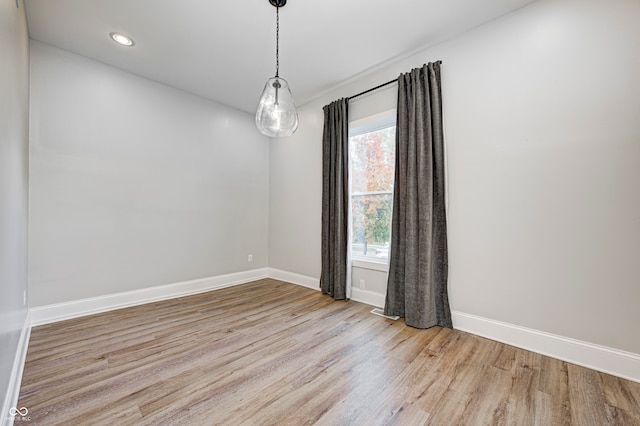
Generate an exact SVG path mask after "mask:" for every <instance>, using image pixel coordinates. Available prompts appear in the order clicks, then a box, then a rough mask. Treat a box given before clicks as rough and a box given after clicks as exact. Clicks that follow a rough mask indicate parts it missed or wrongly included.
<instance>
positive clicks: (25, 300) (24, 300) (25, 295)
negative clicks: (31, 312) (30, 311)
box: [22, 290, 27, 306]
mask: <svg viewBox="0 0 640 426" xmlns="http://www.w3.org/2000/svg"><path fill="white" fill-rule="evenodd" d="M22 306H27V290H25V291H24V292H23V293H22Z"/></svg>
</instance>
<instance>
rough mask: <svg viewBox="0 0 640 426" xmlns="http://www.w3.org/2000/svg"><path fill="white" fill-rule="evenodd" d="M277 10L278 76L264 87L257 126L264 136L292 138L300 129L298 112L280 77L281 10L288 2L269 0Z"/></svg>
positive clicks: (284, 82) (286, 85) (284, 81)
mask: <svg viewBox="0 0 640 426" xmlns="http://www.w3.org/2000/svg"><path fill="white" fill-rule="evenodd" d="M269 3H271V4H272V5H273V6H275V8H276V75H275V77H271V78H270V79H269V80H267V84H265V85H264V90H263V91H262V96H260V103H259V104H258V110H257V111H256V126H257V127H258V130H260V132H261V133H262V134H263V135H266V136H271V137H284V136H291V135H292V134H293V133H294V132H295V131H296V129H297V128H298V112H297V111H296V106H295V104H294V102H293V95H292V94H291V90H289V83H287V80H285V79H284V78H282V77H280V8H281V7H283V6H284V5H285V4H287V0H269Z"/></svg>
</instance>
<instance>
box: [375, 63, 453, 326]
mask: <svg viewBox="0 0 640 426" xmlns="http://www.w3.org/2000/svg"><path fill="white" fill-rule="evenodd" d="M442 127H443V126H442V90H441V87H440V63H439V62H436V63H429V64H427V65H424V66H423V67H422V68H416V69H414V70H412V71H411V72H409V73H406V74H402V75H400V77H398V110H397V126H396V170H395V183H394V190H393V218H392V221H391V252H390V254H389V257H390V259H389V279H388V282H387V297H386V300H385V308H384V312H385V314H386V315H398V316H400V317H404V318H405V321H406V323H407V325H409V326H412V327H417V328H429V327H433V326H435V325H440V326H443V327H449V328H451V327H452V323H451V311H450V309H449V298H448V295H447V274H448V265H447V221H446V215H445V182H444V179H445V174H444V167H445V163H444V138H443V131H442Z"/></svg>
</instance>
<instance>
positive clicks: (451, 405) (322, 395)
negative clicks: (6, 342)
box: [17, 280, 640, 426]
mask: <svg viewBox="0 0 640 426" xmlns="http://www.w3.org/2000/svg"><path fill="white" fill-rule="evenodd" d="M370 310H371V307H370V306H367V305H363V304H360V303H356V302H336V301H333V300H332V299H331V298H329V297H328V296H323V295H322V294H320V293H319V292H317V291H313V290H309V289H306V288H303V287H299V286H296V285H293V284H288V283H283V282H280V281H276V280H261V281H256V282H253V283H249V284H244V285H241V286H236V287H232V288H228V289H224V290H217V291H214V292H209V293H204V294H199V295H194V296H188V297H183V298H180V299H173V300H168V301H163V302H156V303H151V304H147V305H142V306H137V307H132V308H127V309H122V310H118V311H112V312H108V313H103V314H98V315H93V316H88V317H83V318H78V319H73V320H69V321H64V322H58V323H54V324H49V325H44V326H40V327H36V328H34V329H33V331H32V334H31V341H30V343H29V350H28V354H27V362H26V365H25V370H24V376H23V382H22V388H21V394H20V401H19V404H18V407H27V408H28V409H29V416H30V417H31V422H30V423H29V424H32V425H35V424H40V425H58V424H64V425H92V426H93V425H102V424H104V425H164V424H166V425H173V424H175V425H178V424H180V425H213V424H224V425H238V424H247V425H251V424H255V425H269V424H278V425H285V424H290V425H304V424H322V425H419V424H435V425H458V424H464V425H485V424H504V425H529V424H531V425H533V424H536V425H564V424H573V425H580V426H587V425H606V424H617V425H640V384H638V383H634V382H630V381H626V380H623V379H619V378H616V377H613V376H610V375H607V374H603V373H598V372H596V371H593V370H589V369H586V368H582V367H579V366H576V365H572V364H568V363H565V362H562V361H558V360H555V359H552V358H549V357H545V356H542V355H538V354H535V353H532V352H528V351H525V350H521V349H517V348H514V347H511V346H508V345H504V344H501V343H497V342H494V341H491V340H487V339H484V338H481V337H477V336H474V335H471V334H468V333H464V332H460V331H455V330H449V329H443V328H440V327H434V328H431V329H428V330H417V329H413V328H410V327H407V326H406V325H405V324H404V322H403V320H402V319H401V320H398V321H391V320H387V319H385V318H382V317H379V316H376V315H373V314H370V313H369V311H370ZM17 424H18V423H17ZM21 424H25V423H21Z"/></svg>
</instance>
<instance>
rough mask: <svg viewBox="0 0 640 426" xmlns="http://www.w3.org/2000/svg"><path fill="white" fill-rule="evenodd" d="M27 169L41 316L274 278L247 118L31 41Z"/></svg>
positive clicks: (259, 143) (260, 157)
mask: <svg viewBox="0 0 640 426" xmlns="http://www.w3.org/2000/svg"><path fill="white" fill-rule="evenodd" d="M30 155H31V171H30V179H31V181H30V187H31V193H30V202H31V209H30V211H31V214H30V250H29V261H30V266H29V270H30V278H29V286H30V293H31V295H32V297H31V301H30V306H31V307H37V306H43V305H48V304H54V303H59V302H65V301H74V300H78V299H83V298H89V297H96V296H102V295H107V294H112V293H117V292H122V291H131V290H138V289H143V288H146V287H151V286H157V285H163V284H171V283H177V282H182V281H187V280H191V279H197V278H205V277H212V276H217V275H222V274H227V273H233V272H240V271H246V270H250V269H256V268H263V267H266V266H267V264H268V259H267V232H268V193H269V187H268V179H269V175H268V169H269V139H268V138H266V137H264V136H262V135H260V134H259V133H258V132H257V130H256V128H255V124H254V122H253V117H252V116H251V115H249V114H246V113H244V112H240V111H237V110H234V109H231V108H228V107H225V106H222V105H219V104H216V103H213V102H209V101H206V100H204V99H201V98H198V97H195V96H193V95H190V94H187V93H185V92H182V91H179V90H176V89H173V88H170V87H167V86H164V85H161V84H157V83H155V82H152V81H150V80H146V79H143V78H140V77H137V76H135V75H132V74H129V73H127V72H123V71H121V70H118V69H115V68H112V67H109V66H106V65H104V64H101V63H98V62H95V61H92V60H89V59H86V58H83V57H80V56H77V55H74V54H71V53H69V52H66V51H62V50H59V49H57V48H54V47H51V46H48V45H45V44H42V43H38V42H34V41H32V42H31V154H30ZM248 254H253V259H254V261H253V262H252V263H248V262H247V255H248Z"/></svg>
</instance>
